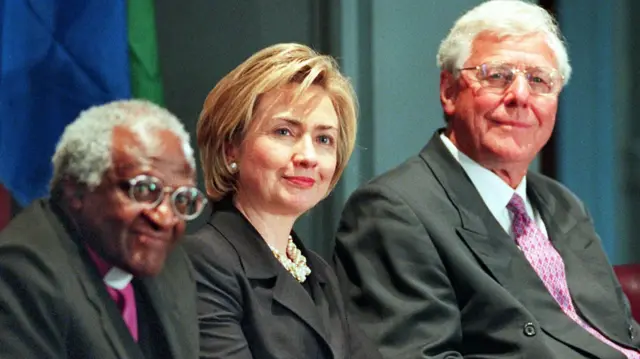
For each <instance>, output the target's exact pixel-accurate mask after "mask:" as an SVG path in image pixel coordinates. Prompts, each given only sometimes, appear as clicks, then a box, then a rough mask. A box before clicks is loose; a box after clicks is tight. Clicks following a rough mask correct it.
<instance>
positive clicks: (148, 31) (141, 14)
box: [127, 0, 164, 105]
mask: <svg viewBox="0 0 640 359" xmlns="http://www.w3.org/2000/svg"><path fill="white" fill-rule="evenodd" d="M127 6H128V8H127V28H128V32H129V62H130V67H131V95H132V97H134V98H144V99H147V100H149V101H152V102H154V103H156V104H158V105H163V104H164V96H163V89H162V75H161V74H160V61H159V60H158V43H157V38H156V21H155V10H154V6H153V0H128V1H127Z"/></svg>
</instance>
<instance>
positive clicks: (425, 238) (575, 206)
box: [336, 132, 639, 359]
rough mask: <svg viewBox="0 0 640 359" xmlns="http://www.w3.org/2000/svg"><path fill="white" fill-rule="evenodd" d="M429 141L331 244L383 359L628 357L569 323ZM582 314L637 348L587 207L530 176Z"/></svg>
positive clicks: (369, 188) (354, 202)
mask: <svg viewBox="0 0 640 359" xmlns="http://www.w3.org/2000/svg"><path fill="white" fill-rule="evenodd" d="M438 136H439V133H438V132H436V133H435V134H434V136H433V138H432V139H431V141H430V142H429V143H428V144H427V146H426V147H425V148H424V149H423V150H422V151H421V152H420V154H419V155H417V156H415V157H413V158H410V159H409V160H408V161H406V162H405V163H403V164H401V165H400V166H399V167H397V168H395V169H393V170H391V171H390V172H388V173H386V174H384V175H382V176H380V177H379V178H377V179H374V180H373V181H371V182H370V183H368V184H366V185H364V186H363V187H361V188H360V189H358V190H357V191H356V192H355V193H354V194H353V195H352V196H351V198H350V199H349V201H348V203H347V205H346V208H345V210H344V213H343V215H342V220H341V222H340V226H339V230H338V233H337V248H336V253H337V255H338V257H339V258H340V260H341V262H342V264H343V265H344V267H345V269H346V273H348V274H349V283H348V285H349V286H350V290H349V294H348V297H349V298H350V301H351V304H352V306H351V310H352V311H353V313H354V314H355V315H356V316H357V317H358V318H359V320H360V322H361V324H362V325H361V327H362V328H363V329H364V330H365V331H366V334H368V335H369V336H370V337H371V338H372V339H374V341H375V342H376V343H377V344H378V345H379V346H380V349H381V352H382V354H383V356H384V357H385V358H390V359H391V358H393V359H404V358H406V359H416V358H531V359H551V358H558V359H572V358H603V359H609V358H620V359H622V358H624V357H623V356H622V354H621V353H619V352H617V351H615V350H613V349H611V348H610V347H608V346H607V345H605V344H603V343H601V342H600V341H598V340H597V339H595V338H594V337H592V336H591V335H590V334H589V333H587V332H586V331H585V330H584V329H582V328H581V327H580V326H578V325H577V324H575V323H574V322H573V321H572V320H571V319H569V318H568V317H567V316H566V315H565V314H564V313H563V312H562V310H561V309H560V307H559V305H558V304H557V303H556V302H555V301H554V299H553V298H552V297H551V295H550V294H549V293H548V292H547V290H546V288H545V287H544V285H543V283H542V281H541V280H540V279H539V278H538V276H537V275H536V273H535V271H534V270H533V269H532V268H531V266H530V265H529V262H528V261H527V259H526V258H525V257H524V255H523V253H522V252H521V251H520V250H519V249H518V247H517V246H516V244H515V243H514V241H513V240H512V239H511V237H510V236H509V235H508V234H507V233H506V232H505V231H504V230H503V229H502V227H500V225H499V224H498V222H497V221H496V220H495V218H494V217H493V216H492V214H491V213H490V212H489V209H488V208H487V207H486V206H485V204H484V202H483V201H482V198H481V197H480V195H479V193H478V192H477V191H476V189H475V187H474V186H473V184H472V183H471V181H470V180H469V178H468V177H467V176H466V174H465V172H464V170H463V169H462V167H461V166H460V165H459V163H458V162H457V161H456V160H455V159H454V158H453V156H451V154H450V152H449V151H448V150H447V149H446V148H445V146H444V144H443V143H442V141H441V140H440V139H439V138H438ZM527 184H528V189H527V191H528V193H527V194H528V196H529V198H530V199H531V201H532V203H533V205H534V207H535V208H536V209H537V210H538V211H539V212H540V214H541V216H542V219H543V220H544V222H545V225H546V227H547V230H548V233H549V237H550V240H551V241H552V243H553V245H554V246H555V247H556V248H557V250H558V252H559V253H560V255H561V256H562V258H563V260H564V263H565V267H566V273H567V281H568V284H569V288H570V291H571V295H572V297H573V300H574V303H575V305H576V308H577V310H578V312H579V313H580V314H581V316H582V318H584V319H585V320H586V321H587V322H589V323H590V324H591V325H592V326H594V327H595V328H597V329H599V330H600V331H601V332H603V333H604V334H605V335H606V336H607V337H608V338H610V339H611V340H613V341H615V342H616V343H618V344H619V345H622V346H625V347H637V346H638V344H639V342H638V338H637V333H638V329H639V328H638V325H637V323H636V322H635V321H634V320H633V319H632V317H631V314H630V308H629V306H628V302H627V300H626V297H625V296H624V294H623V293H622V290H621V288H620V285H619V283H618V281H617V279H616V277H615V275H614V273H613V271H612V269H611V266H610V264H609V263H608V261H607V258H606V256H605V253H604V252H603V249H602V246H601V243H600V239H599V238H598V236H597V234H596V233H595V231H594V227H593V224H592V222H591V218H590V217H589V215H588V213H587V211H586V210H585V208H584V205H583V204H582V203H581V202H580V201H579V200H578V199H577V198H576V197H575V196H574V195H573V194H572V193H571V192H569V191H568V190H567V189H566V188H564V187H563V186H562V185H560V184H559V183H557V182H555V181H553V180H551V179H549V178H547V177H544V176H542V175H540V174H536V173H528V174H527Z"/></svg>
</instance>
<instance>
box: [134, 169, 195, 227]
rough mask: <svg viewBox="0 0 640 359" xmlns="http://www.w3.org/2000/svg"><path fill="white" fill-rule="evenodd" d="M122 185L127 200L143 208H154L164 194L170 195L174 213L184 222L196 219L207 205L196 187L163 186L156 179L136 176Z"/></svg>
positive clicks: (147, 176)
mask: <svg viewBox="0 0 640 359" xmlns="http://www.w3.org/2000/svg"><path fill="white" fill-rule="evenodd" d="M123 185H124V189H125V191H126V192H127V194H128V195H129V198H131V199H132V200H133V201H135V202H136V203H139V204H141V205H143V206H144V207H145V208H156V207H157V206H158V205H159V204H160V203H161V202H162V200H163V199H164V195H165V193H170V194H171V197H170V199H171V207H172V208H173V211H174V213H175V214H176V216H178V217H179V218H181V219H183V220H185V221H190V220H192V219H195V218H197V217H198V216H199V215H200V213H202V210H203V209H204V207H205V205H206V204H207V198H206V197H205V195H204V194H203V193H202V192H200V190H199V189H197V188H196V187H191V186H182V187H178V188H173V187H168V186H164V185H163V183H162V181H160V180H159V179H158V178H156V177H153V176H149V175H138V176H136V177H134V178H132V179H129V180H125V181H123Z"/></svg>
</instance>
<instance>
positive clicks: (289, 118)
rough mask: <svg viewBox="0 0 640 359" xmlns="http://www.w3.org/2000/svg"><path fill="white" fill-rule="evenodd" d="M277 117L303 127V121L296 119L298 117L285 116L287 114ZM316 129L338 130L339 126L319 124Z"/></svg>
mask: <svg viewBox="0 0 640 359" xmlns="http://www.w3.org/2000/svg"><path fill="white" fill-rule="evenodd" d="M275 119H277V120H280V121H285V122H286V123H288V124H290V125H292V126H295V127H302V121H300V120H298V119H296V118H291V117H285V116H276V117H275ZM314 129H319V130H322V131H336V132H338V128H337V127H335V126H331V125H317V126H315V128H314Z"/></svg>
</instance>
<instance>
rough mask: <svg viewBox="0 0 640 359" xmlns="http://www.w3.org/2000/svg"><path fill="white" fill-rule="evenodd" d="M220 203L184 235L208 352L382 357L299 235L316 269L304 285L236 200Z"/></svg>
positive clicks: (234, 356)
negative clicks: (197, 227) (200, 225)
mask: <svg viewBox="0 0 640 359" xmlns="http://www.w3.org/2000/svg"><path fill="white" fill-rule="evenodd" d="M214 207H216V210H215V211H214V212H213V214H212V215H211V218H210V219H209V221H208V223H207V224H206V225H205V226H204V227H203V228H201V229H200V230H199V231H198V232H197V233H195V234H194V235H192V236H188V238H187V240H186V241H185V247H186V249H187V252H188V253H189V256H190V257H191V260H192V262H193V265H194V267H195V269H196V273H197V275H196V281H197V284H198V285H197V287H198V292H199V293H198V295H199V305H198V312H199V320H200V357H201V358H222V359H249V358H254V359H272V358H273V359H276V358H277V359H316V358H327V359H328V358H333V359H346V358H354V359H355V358H362V359H365V358H366V359H375V358H380V354H379V353H378V352H377V350H374V349H373V347H372V346H371V345H370V344H369V345H367V344H368V342H367V341H366V339H364V338H362V337H361V335H362V334H361V332H359V331H358V330H357V328H355V327H354V323H352V322H351V321H350V320H349V318H348V317H347V315H346V313H345V308H344V301H343V298H342V295H341V292H340V289H339V286H338V280H337V278H336V276H335V274H334V272H333V270H332V268H331V267H330V266H329V265H328V264H327V263H326V262H325V261H324V260H322V259H321V258H320V257H319V256H318V255H316V254H315V253H313V252H311V251H308V250H305V248H304V246H303V245H302V243H300V241H299V240H298V239H297V238H295V237H294V238H295V239H294V240H295V241H296V244H297V246H298V248H300V249H301V250H302V252H303V254H304V255H305V257H306V258H307V263H308V265H309V267H310V268H311V274H310V275H309V277H307V279H306V281H305V283H304V285H303V284H300V283H299V282H298V281H297V280H296V279H295V278H294V277H293V276H292V275H291V274H289V272H287V271H286V270H285V269H284V267H283V266H282V265H281V264H280V263H279V262H278V260H277V259H276V258H275V257H274V256H273V254H272V253H271V250H270V249H269V247H268V245H267V244H266V242H265V241H264V240H263V239H262V237H261V236H260V234H259V233H258V232H257V231H256V230H255V229H254V228H253V226H252V225H251V224H250V223H249V222H248V221H247V220H246V219H245V217H244V216H243V215H242V214H241V213H240V212H239V211H238V210H237V209H235V207H234V206H233V205H232V204H231V202H230V201H228V200H225V201H222V202H218V203H216V204H214ZM305 286H306V288H305ZM308 291H310V292H311V294H312V295H313V297H312V296H310V294H309V292H308Z"/></svg>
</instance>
